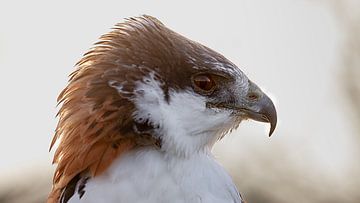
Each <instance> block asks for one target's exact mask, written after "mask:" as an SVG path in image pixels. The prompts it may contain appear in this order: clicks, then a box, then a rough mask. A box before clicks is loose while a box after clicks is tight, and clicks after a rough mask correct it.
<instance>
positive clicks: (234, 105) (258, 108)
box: [212, 81, 277, 137]
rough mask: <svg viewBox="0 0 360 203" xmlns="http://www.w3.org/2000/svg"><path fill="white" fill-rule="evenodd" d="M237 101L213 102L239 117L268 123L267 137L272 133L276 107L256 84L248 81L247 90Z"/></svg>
mask: <svg viewBox="0 0 360 203" xmlns="http://www.w3.org/2000/svg"><path fill="white" fill-rule="evenodd" d="M237 100H238V101H237V102H231V103H227V102H223V103H219V104H215V105H214V104H213V105H212V106H214V107H217V108H227V109H232V110H233V111H234V112H235V114H238V115H240V117H241V118H245V119H247V118H249V119H252V120H255V121H260V122H265V123H270V131H269V137H270V136H271V135H272V134H273V132H274V130H275V128H276V123H277V115H276V109H275V106H274V104H273V102H272V101H271V99H270V98H269V97H268V96H267V95H266V94H265V93H263V92H262V91H261V90H260V88H259V87H258V86H256V85H255V84H254V83H253V82H251V81H249V90H248V93H247V95H246V96H245V98H239V99H237Z"/></svg>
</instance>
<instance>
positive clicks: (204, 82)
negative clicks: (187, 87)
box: [193, 74, 216, 93]
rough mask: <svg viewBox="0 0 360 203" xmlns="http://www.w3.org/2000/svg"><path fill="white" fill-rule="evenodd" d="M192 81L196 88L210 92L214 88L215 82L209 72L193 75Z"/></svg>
mask: <svg viewBox="0 0 360 203" xmlns="http://www.w3.org/2000/svg"><path fill="white" fill-rule="evenodd" d="M193 83H194V85H195V87H196V88H197V89H200V90H202V91H205V92H206V93H210V92H211V91H212V90H214V89H215V86H216V83H215V81H214V80H213V78H212V77H211V75H209V74H201V75H196V76H194V77H193Z"/></svg>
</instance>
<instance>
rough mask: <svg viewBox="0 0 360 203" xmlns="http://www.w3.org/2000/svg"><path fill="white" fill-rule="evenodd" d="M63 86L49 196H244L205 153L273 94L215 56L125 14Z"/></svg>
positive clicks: (159, 202)
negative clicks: (54, 166)
mask: <svg viewBox="0 0 360 203" xmlns="http://www.w3.org/2000/svg"><path fill="white" fill-rule="evenodd" d="M76 67H77V69H76V70H75V71H74V72H73V73H72V74H70V76H69V77H70V79H69V83H68V85H67V87H66V88H65V89H64V90H63V91H62V92H61V93H60V95H59V97H58V102H59V104H60V105H61V108H60V110H59V113H58V117H59V121H58V125H57V127H56V133H55V135H54V138H53V140H52V143H51V146H50V149H51V148H52V147H53V146H54V144H55V143H57V141H58V140H59V142H58V143H59V144H58V147H57V150H56V152H55V154H54V160H53V163H56V164H57V168H56V171H55V174H54V177H53V187H52V191H51V193H50V194H49V197H48V200H47V202H48V203H58V202H61V203H65V202H69V203H70V202H71V203H75V202H87V203H92V202H94V203H99V202H106V203H123V202H124V203H125V202H131V203H137V202H147V203H165V202H174V203H185V202H186V203H192V202H204V203H210V202H217V203H218V202H219V203H221V202H224V203H225V202H226V203H228V202H235V203H240V202H243V200H242V198H241V196H240V193H239V192H238V191H237V189H236V186H235V185H234V183H233V182H232V180H231V178H230V176H229V175H228V174H227V172H226V171H225V170H224V169H223V168H222V167H221V166H220V165H219V164H218V163H217V162H216V160H215V158H214V157H213V155H212V153H211V149H212V147H213V145H214V144H215V142H216V141H217V140H219V139H221V138H222V137H224V135H225V134H227V133H228V132H229V131H231V130H233V129H235V128H237V127H238V126H239V124H240V122H241V121H242V120H245V119H253V120H256V121H261V122H268V123H270V133H269V135H271V134H272V133H273V131H274V129H275V127H276V122H277V116H276V110H275V107H274V104H273V102H272V101H271V100H270V99H269V97H268V96H267V95H266V94H264V93H263V92H262V91H261V90H260V88H259V87H258V86H257V85H256V84H255V83H253V82H252V81H250V80H249V79H248V78H247V77H246V75H245V74H244V73H243V72H242V71H241V70H240V69H239V68H237V66H236V65H235V64H233V63H232V62H230V61H229V60H227V59H226V58H225V57H224V56H222V55H221V54H219V53H217V52H215V51H213V50H211V49H210V48H207V47H205V46H203V45H201V44H199V43H197V42H194V41H191V40H189V39H187V38H185V37H183V36H181V35H179V34H177V33H176V32H174V31H172V30H170V29H169V28H167V27H166V26H165V25H164V24H162V23H161V22H160V21H159V20H157V19H156V18H154V17H151V16H147V15H144V16H140V17H134V18H129V19H126V21H125V22H122V23H119V24H117V25H116V26H115V27H114V28H113V29H112V31H110V32H109V33H107V34H105V35H103V36H101V37H100V40H99V42H97V43H96V44H95V45H94V47H93V48H92V49H90V50H89V51H88V52H87V53H85V54H84V56H83V58H82V59H81V60H80V61H79V62H78V63H77V64H76Z"/></svg>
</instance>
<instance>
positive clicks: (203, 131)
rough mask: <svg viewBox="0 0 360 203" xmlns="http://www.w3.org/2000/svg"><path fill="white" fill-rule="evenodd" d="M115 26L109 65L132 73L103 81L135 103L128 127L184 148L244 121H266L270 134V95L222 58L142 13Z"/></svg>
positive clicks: (171, 147) (206, 143) (208, 141)
mask: <svg viewBox="0 0 360 203" xmlns="http://www.w3.org/2000/svg"><path fill="white" fill-rule="evenodd" d="M125 25H126V26H125ZM118 29H119V30H121V33H124V34H122V36H121V37H120V38H121V39H122V40H123V41H120V42H119V43H118V44H116V43H114V41H116V36H114V37H113V40H109V42H112V43H114V44H109V45H110V47H111V48H112V49H114V50H118V52H117V53H116V54H118V57H117V58H116V60H117V63H118V65H117V66H114V67H113V69H112V70H117V69H118V70H119V72H123V73H121V74H124V75H126V74H127V72H133V73H132V74H133V76H132V77H124V76H121V77H114V78H112V79H111V80H108V81H107V82H108V84H109V87H111V88H114V89H115V90H116V91H117V92H116V94H120V95H127V96H126V97H127V98H128V100H129V101H130V102H132V103H133V104H134V109H133V112H132V114H131V115H132V116H133V121H134V122H133V123H134V125H133V127H132V128H133V130H134V131H135V133H138V134H146V135H150V136H151V137H153V138H155V139H158V140H159V141H160V143H161V148H162V149H163V150H165V151H174V152H176V153H183V154H189V153H190V154H191V153H192V152H194V151H197V150H201V149H204V147H210V146H212V145H213V143H215V141H216V140H218V139H219V138H221V137H223V135H224V134H226V133H227V132H228V131H229V130H232V129H234V128H236V127H237V126H238V125H239V123H240V122H241V120H244V119H254V120H257V121H262V122H269V123H270V125H271V127H270V133H269V134H270V135H271V134H272V133H273V131H274V129H275V126H276V110H275V107H274V105H273V103H272V101H271V100H270V99H269V97H268V96H267V95H265V94H264V93H263V92H262V91H261V90H260V89H259V87H258V86H257V85H256V84H254V83H253V82H251V81H250V80H249V79H248V78H247V77H246V75H245V74H244V73H243V72H242V71H241V70H240V69H239V68H238V67H237V66H235V65H234V64H233V63H231V62H230V61H229V60H227V59H226V58H225V57H223V56H222V55H220V54H218V53H216V52H215V51H213V50H211V49H209V48H207V47H205V46H203V45H201V44H199V43H196V42H194V41H191V40H189V39H187V38H185V37H183V36H181V35H179V34H177V33H175V32H173V31H171V30H170V29H168V28H166V27H165V26H164V25H163V24H162V23H160V22H159V21H158V20H156V19H154V18H152V17H149V16H144V17H142V18H133V19H130V20H129V21H128V22H127V23H126V24H120V25H119V26H118ZM125 33H126V35H125ZM124 41H125V43H124ZM106 43H108V42H107V41H106V42H104V44H106ZM119 47H121V49H120V48H119ZM113 62H114V61H113ZM130 86H131V87H130Z"/></svg>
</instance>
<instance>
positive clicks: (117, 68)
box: [47, 16, 225, 203]
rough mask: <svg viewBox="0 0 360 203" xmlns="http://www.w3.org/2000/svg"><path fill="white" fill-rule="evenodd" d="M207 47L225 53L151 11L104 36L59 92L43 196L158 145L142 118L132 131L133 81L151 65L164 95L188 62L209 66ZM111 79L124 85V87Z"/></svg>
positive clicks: (55, 196)
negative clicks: (48, 185)
mask: <svg viewBox="0 0 360 203" xmlns="http://www.w3.org/2000/svg"><path fill="white" fill-rule="evenodd" d="M208 52H209V53H211V55H212V57H211V58H209V59H208V61H209V60H213V58H214V57H215V58H216V59H217V61H218V60H219V61H221V60H225V58H224V57H223V56H221V55H218V54H216V53H214V52H213V51H212V50H210V49H209V48H206V47H204V46H202V45H200V44H198V43H196V42H193V41H190V40H188V39H186V38H185V37H182V36H180V35H179V34H177V33H175V32H173V31H171V30H170V29H168V28H166V27H165V26H164V25H163V24H162V23H161V22H160V21H158V20H157V19H156V18H153V17H151V16H142V17H138V18H130V19H128V20H127V21H126V22H124V23H119V24H117V25H116V26H115V28H114V29H113V30H112V31H110V32H109V33H107V34H105V35H103V36H101V37H100V41H99V42H97V43H96V44H95V46H94V47H93V48H92V49H90V50H89V51H88V52H87V53H86V54H84V56H83V58H82V59H81V60H80V61H79V62H78V63H77V64H76V67H77V69H76V70H75V71H74V72H73V73H71V74H70V75H69V77H70V79H69V84H68V85H67V87H66V88H65V89H64V90H63V91H62V92H61V93H60V95H59V97H58V103H59V105H61V107H60V110H59V112H58V114H57V116H58V118H59V122H58V125H57V127H56V130H55V135H54V138H53V140H52V142H51V144H50V149H51V148H52V147H53V146H54V145H55V143H56V142H57V141H59V146H58V148H57V150H56V152H55V155H54V159H53V163H56V164H57V168H56V171H55V174H54V177H53V188H52V191H51V193H50V195H49V198H48V201H47V202H48V203H55V202H58V201H59V198H60V196H61V193H62V190H63V189H64V188H65V187H66V186H67V184H69V182H70V181H71V180H72V179H73V178H74V177H76V176H77V175H79V174H87V175H90V176H97V175H99V174H101V173H102V172H103V171H105V170H106V169H107V168H108V167H109V166H110V165H111V163H112V162H113V160H114V159H116V158H117V157H119V156H120V155H121V154H123V153H125V152H126V151H128V150H131V149H133V148H135V147H138V146H143V145H155V146H161V142H159V140H156V139H154V138H153V136H152V135H151V127H153V126H151V125H148V124H147V123H145V124H144V123H143V124H140V125H138V127H142V128H143V129H146V130H147V132H145V133H139V132H138V131H137V132H135V131H134V122H135V121H134V120H133V118H132V116H133V113H134V111H135V106H134V104H133V103H132V101H131V98H132V97H134V94H133V91H134V88H135V82H136V81H141V80H142V79H143V77H144V76H146V75H148V74H149V72H150V71H152V72H154V73H155V74H154V78H155V79H156V80H157V81H159V83H160V84H161V85H162V87H163V90H164V95H165V99H166V100H169V95H168V92H167V91H168V90H169V88H172V89H177V88H184V87H190V86H191V80H190V78H191V77H190V75H191V74H192V71H193V70H194V69H193V67H194V66H196V67H206V66H207V64H206V63H205V62H204V64H202V61H203V57H204V55H202V54H203V53H208ZM187 56H191V58H192V59H191V60H188V58H187ZM205 56H206V54H205ZM194 61H196V62H197V64H193V63H194ZM161 75H166V79H165V78H161V77H160V76H161ZM168 81H171V82H168ZM110 83H111V84H110ZM112 84H121V87H122V91H121V93H120V92H118V91H117V90H116V88H114V86H113V85H112ZM115 87H116V85H115ZM77 177H78V176H77Z"/></svg>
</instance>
